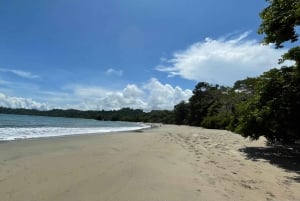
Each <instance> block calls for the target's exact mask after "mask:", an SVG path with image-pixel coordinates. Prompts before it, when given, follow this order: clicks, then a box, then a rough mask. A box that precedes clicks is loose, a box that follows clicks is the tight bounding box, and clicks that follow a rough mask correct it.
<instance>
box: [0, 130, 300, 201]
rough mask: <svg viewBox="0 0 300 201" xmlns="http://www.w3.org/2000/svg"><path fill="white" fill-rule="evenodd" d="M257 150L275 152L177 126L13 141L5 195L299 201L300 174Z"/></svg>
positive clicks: (223, 134) (6, 155) (0, 159)
mask: <svg viewBox="0 0 300 201" xmlns="http://www.w3.org/2000/svg"><path fill="white" fill-rule="evenodd" d="M251 151H252V152H253V153H256V152H258V151H259V152H260V153H263V152H264V151H265V152H266V151H269V150H268V149H267V147H266V146H265V145H264V140H263V139H261V140H259V141H253V142H251V141H249V140H247V139H244V138H242V137H241V136H239V135H236V134H233V133H230V132H229V131H224V130H208V129H203V128H198V127H189V126H175V125H161V126H160V127H155V128H151V129H145V130H143V131H142V132H138V131H125V132H121V133H120V132H112V133H109V134H107V133H106V134H105V135H97V134H91V135H72V136H71V135H68V136H60V137H51V138H35V139H30V140H28V139H26V140H17V141H10V142H8V143H0V196H1V198H2V199H3V200H7V201H9V200H13V201H21V200H22V201H23V200H39V201H50V200H57V201H68V200H74V201H77V200H78V201H79V200H89V201H99V200H100V201H101V200H105V201H106V200H111V201H123V200H131V201H143V200H145V201H149V200H150V201H152V200H166V201H167V200H168V201H182V200H190V201H194V200H195V201H196V200H206V201H209V200H225V201H226V200H247V201H248V200H249V201H250V200H270V201H271V200H299V199H300V192H299V190H298V189H299V188H300V182H299V180H297V179H299V178H300V176H299V174H298V173H297V172H298V171H299V170H300V169H299V170H298V169H288V167H285V166H283V164H274V161H273V160H271V159H270V158H268V157H265V158H263V156H261V157H256V158H254V157H255V156H256V155H250V154H251ZM253 153H252V154H253ZM266 154H269V157H270V153H269V152H266ZM251 157H252V158H251ZM274 157H275V156H274ZM282 162H284V161H282ZM285 162H286V163H287V162H288V161H285ZM271 163H273V164H271ZM280 165H281V166H280ZM294 168H295V167H294Z"/></svg>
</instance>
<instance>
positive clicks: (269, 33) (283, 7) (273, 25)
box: [258, 0, 300, 48]
mask: <svg viewBox="0 0 300 201" xmlns="http://www.w3.org/2000/svg"><path fill="white" fill-rule="evenodd" d="M266 1H267V2H269V3H270V5H269V6H268V7H267V8H265V9H264V10H263V11H262V12H261V13H260V17H261V19H262V23H261V25H260V27H259V29H258V33H259V34H266V36H265V38H264V40H263V42H264V43H265V44H269V43H275V45H276V47H277V48H280V47H283V45H282V43H284V42H286V41H290V42H295V41H297V40H298V36H299V35H298V34H297V33H296V30H295V28H296V26H299V25H300V0H266Z"/></svg>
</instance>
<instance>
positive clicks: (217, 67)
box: [157, 32, 292, 85]
mask: <svg viewBox="0 0 300 201" xmlns="http://www.w3.org/2000/svg"><path fill="white" fill-rule="evenodd" d="M247 37H248V32H246V33H243V34H241V35H240V36H237V37H235V38H233V39H229V38H228V37H227V38H226V37H225V38H220V39H217V40H215V39H211V38H206V39H205V41H202V42H197V43H195V44H192V45H191V46H189V47H188V48H187V49H185V50H182V51H177V52H175V53H174V54H173V56H172V58H171V59H167V60H166V61H165V62H164V64H162V65H159V66H158V67H157V70H158V71H162V72H167V73H168V76H170V77H172V76H180V77H182V78H185V79H188V80H195V81H205V82H209V83H218V84H223V85H232V84H233V83H234V82H235V81H237V80H240V79H245V78H246V77H253V76H258V75H260V74H262V73H263V72H265V71H267V70H269V69H271V68H274V67H277V66H278V64H277V61H278V59H279V58H280V57H281V55H282V54H283V53H285V52H286V51H287V50H285V49H280V50H278V49H274V47H273V46H272V45H262V44H260V43H259V42H258V41H256V40H250V39H247ZM290 64H292V63H290Z"/></svg>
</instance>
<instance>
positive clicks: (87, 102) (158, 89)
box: [68, 78, 192, 111]
mask: <svg viewBox="0 0 300 201" xmlns="http://www.w3.org/2000/svg"><path fill="white" fill-rule="evenodd" d="M78 89H80V90H79V91H80V93H78ZM97 92H99V93H97ZM101 92H102V93H101ZM73 94H74V95H75V96H76V97H77V99H78V100H84V101H82V102H80V103H79V104H78V105H73V108H78V109H85V110H94V109H97V110H102V109H103V110H118V109H121V108H124V107H129V108H133V109H143V110H145V111H150V110H159V109H162V110H163V109H167V110H171V109H173V107H174V105H175V104H178V103H179V102H180V101H182V100H184V101H187V100H188V99H189V98H190V97H191V95H192V91H191V90H188V89H186V90H183V89H181V88H180V87H178V86H176V87H172V86H171V85H169V84H162V83H161V82H159V81H158V80H157V79H155V78H152V79H150V80H149V81H148V82H147V83H145V84H144V85H143V86H142V87H138V86H137V85H135V84H128V85H127V86H126V87H125V88H124V89H123V90H115V91H112V90H105V89H103V88H97V87H91V88H89V87H86V86H85V87H79V86H77V87H76V88H74V89H73ZM98 94H101V96H99V95H98ZM68 107H70V105H69V106H68Z"/></svg>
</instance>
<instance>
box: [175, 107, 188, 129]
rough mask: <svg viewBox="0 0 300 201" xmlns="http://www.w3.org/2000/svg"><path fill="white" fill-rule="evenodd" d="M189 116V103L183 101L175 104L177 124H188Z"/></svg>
mask: <svg viewBox="0 0 300 201" xmlns="http://www.w3.org/2000/svg"><path fill="white" fill-rule="evenodd" d="M188 116H189V108H188V104H187V103H185V102H184V101H181V102H180V103H179V104H177V105H175V106H174V117H175V124H177V125H183V124H187V122H188Z"/></svg>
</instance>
